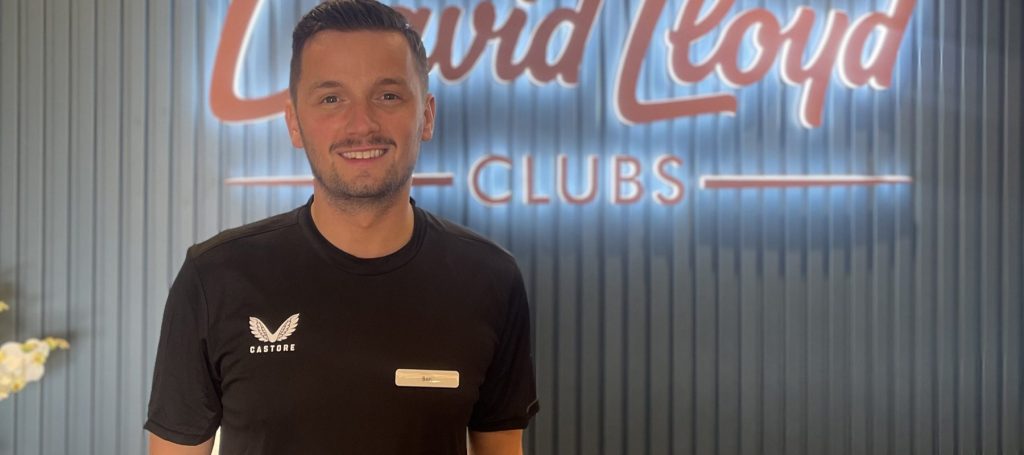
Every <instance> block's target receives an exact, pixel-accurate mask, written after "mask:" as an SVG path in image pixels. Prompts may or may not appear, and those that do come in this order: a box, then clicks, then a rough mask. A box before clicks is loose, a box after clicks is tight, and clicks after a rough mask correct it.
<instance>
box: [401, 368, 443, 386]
mask: <svg viewBox="0 0 1024 455" xmlns="http://www.w3.org/2000/svg"><path fill="white" fill-rule="evenodd" d="M395 385H396V386H399V387H431V388H439V389H457V388H458V387H459V372H458V371H448V370H408V369H404V368H399V369H397V370H395Z"/></svg>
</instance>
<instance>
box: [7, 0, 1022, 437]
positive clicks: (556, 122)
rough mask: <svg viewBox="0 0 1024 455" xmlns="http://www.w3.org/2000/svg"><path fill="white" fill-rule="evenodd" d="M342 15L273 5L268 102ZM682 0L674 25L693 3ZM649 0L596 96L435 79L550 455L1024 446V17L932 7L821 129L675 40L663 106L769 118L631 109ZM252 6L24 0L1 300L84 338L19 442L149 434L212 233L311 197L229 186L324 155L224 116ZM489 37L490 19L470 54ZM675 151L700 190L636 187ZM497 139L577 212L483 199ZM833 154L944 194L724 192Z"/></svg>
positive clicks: (261, 40) (659, 75)
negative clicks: (196, 249) (491, 242)
mask: <svg viewBox="0 0 1024 455" xmlns="http://www.w3.org/2000/svg"><path fill="white" fill-rule="evenodd" d="M315 3H316V1H315V0H303V1H300V2H281V1H267V2H265V4H264V6H263V11H262V14H261V15H260V16H259V17H258V19H257V21H256V26H255V27H256V28H255V29H254V30H255V32H254V33H253V35H252V41H251V42H250V45H249V51H248V52H247V53H246V57H245V61H244V62H243V65H242V72H241V77H240V79H239V84H238V85H239V90H240V92H241V93H242V94H244V95H245V96H249V97H254V96H262V95H265V94H268V93H271V92H275V91H277V90H279V89H281V88H283V87H285V86H286V85H287V77H288V75H287V69H286V68H287V65H288V61H289V56H290V47H289V39H290V31H291V27H292V26H293V24H294V23H295V22H296V20H297V19H298V17H299V15H300V14H301V13H302V12H303V11H305V10H306V9H308V8H309V7H311V6H312V5H313V4H315ZM479 3H480V2H478V1H475V0H474V1H471V0H458V1H451V2H439V1H429V0H417V1H410V2H407V3H403V4H408V5H415V6H421V7H429V8H433V9H434V10H439V9H440V7H442V6H445V5H459V6H461V7H463V8H464V9H466V10H469V11H471V10H472V8H474V7H475V6H476V5H477V4H479ZM537 3H539V4H537ZM667 3H668V6H667V7H666V11H665V13H664V17H663V18H662V19H661V21H660V22H659V24H658V28H657V29H656V33H655V36H656V40H657V39H658V38H657V37H658V36H660V35H661V34H663V33H664V31H665V30H666V29H667V27H668V26H669V25H670V23H671V21H672V19H673V17H672V14H673V12H675V11H678V10H679V9H680V8H681V7H682V6H683V5H684V4H685V1H683V0H670V1H669V2H667ZM575 4H576V2H575V1H572V0H559V1H554V2H534V3H529V2H515V3H511V2H510V3H508V4H506V2H498V3H497V4H496V7H497V9H498V10H499V11H507V10H508V9H509V8H512V7H516V6H518V7H521V8H524V9H526V10H527V11H528V21H527V22H528V24H527V27H528V29H532V28H533V27H536V25H537V24H538V23H539V22H540V20H541V19H542V18H543V15H544V13H546V12H548V11H551V9H553V8H555V7H558V6H572V5H575ZM642 4H643V2H637V1H606V2H605V3H604V4H603V10H602V11H601V15H600V16H599V18H598V20H597V24H596V25H595V30H594V32H593V35H592V36H591V38H590V40H589V41H588V44H587V48H586V49H585V52H584V63H583V71H582V72H581V74H580V82H579V84H578V85H576V86H575V87H569V88H567V87H562V86H559V85H558V84H548V85H543V86H538V85H535V84H532V83H530V82H529V81H527V80H525V78H519V79H517V80H515V81H512V82H511V83H508V84H502V83H497V82H495V80H494V77H493V76H492V75H491V72H490V68H489V64H481V65H480V67H479V68H477V69H476V70H474V71H473V72H472V73H471V74H469V75H468V76H467V77H466V79H465V80H463V81H460V82H459V83H455V84H451V83H446V82H442V81H440V80H433V81H432V82H431V90H432V91H433V92H434V93H435V94H436V95H437V97H438V105H439V109H440V110H439V112H438V131H437V135H436V138H435V140H434V141H432V142H431V143H429V144H427V145H426V146H425V147H424V149H423V151H422V153H421V158H420V163H419V170H420V171H423V172H440V171H445V172H452V173H453V174H454V175H455V176H456V182H455V185H454V186H452V187H439V188H432V187H421V188H417V189H415V190H414V195H415V196H416V199H417V201H418V203H419V204H420V205H421V206H423V207H426V208H428V209H430V210H433V211H435V212H437V213H439V214H442V215H444V216H447V217H450V218H452V219H455V220H457V221H460V222H463V223H466V224H468V225H469V226H470V227H472V228H474V229H476V230H478V231H480V232H482V233H484V234H485V235H487V236H489V237H491V238H493V239H495V240H496V241H497V242H499V243H500V244H502V245H503V246H505V247H506V248H508V249H509V250H510V251H512V252H513V253H514V254H515V255H516V257H517V258H518V260H519V262H520V265H521V268H522V270H523V274H524V276H525V278H526V281H527V284H528V290H529V293H530V296H531V299H532V303H533V331H534V338H533V339H534V347H535V357H534V360H535V362H536V365H537V373H538V385H539V389H540V394H541V401H542V409H543V412H542V413H541V414H540V415H538V416H537V418H536V420H535V421H534V422H533V424H532V426H531V429H530V430H529V432H528V434H527V439H526V441H527V450H528V452H529V453H538V454H541V453H544V454H548V453H557V454H573V453H576V454H588V455H589V454H619V453H623V454H625V453H628V454H647V453H649V454H668V453H672V454H675V453H702V454H703V453H721V454H756V453H764V454H775V453H787V454H818V453H829V454H833V453H834V454H847V453H879V454H883V453H891V454H903V453H915V454H934V453H1006V454H1014V453H1016V454H1020V453H1024V441H1022V439H1021V433H1022V431H1021V428H1022V425H1024V416H1022V412H1024V396H1022V392H1024V376H1022V361H1024V335H1022V328H1024V327H1022V325H1024V308H1022V306H1024V287H1022V286H1024V285H1022V284H1021V283H1024V224H1022V223H1024V220H1022V213H1024V197H1022V196H1024V190H1022V187H1021V180H1022V179H1024V161H1022V159H1021V150H1022V138H1021V125H1024V116H1022V108H1021V104H1022V101H1024V93H1022V89H1024V74H1022V67H1021V61H1022V59H1024V30H1022V29H1021V27H1020V26H1019V24H1021V23H1024V5H1022V4H1021V2H1019V1H1016V0H992V1H982V2H967V1H959V0H919V1H918V2H917V5H916V7H915V9H914V15H913V17H912V20H911V24H910V27H909V29H908V30H907V35H906V37H905V40H904V42H903V45H902V46H901V51H900V54H899V58H898V60H897V64H896V69H895V71H894V76H895V77H894V80H893V84H892V87H890V88H889V89H887V90H882V91H875V90H871V89H866V88H862V89H856V90H850V89H846V88H844V87H841V86H840V85H839V81H838V80H837V78H834V79H833V81H832V88H830V90H829V91H828V95H827V101H826V108H825V109H826V110H825V114H824V119H825V125H824V126H823V127H821V128H818V129H812V130H809V129H805V128H803V127H802V126H800V125H799V124H797V123H796V122H795V121H794V120H793V110H794V106H795V104H796V103H797V100H798V97H799V91H798V90H797V89H795V88H794V87H790V86H787V85H785V84H783V83H781V82H780V81H779V80H778V78H777V77H776V76H775V74H776V73H775V72H774V71H775V70H773V71H772V72H771V73H769V74H770V77H768V78H766V79H765V80H763V81H761V82H758V83H757V84H754V85H752V86H750V87H745V88H742V89H738V90H734V91H732V90H731V89H728V88H727V87H725V86H724V85H723V84H722V82H721V81H719V80H717V79H716V78H712V79H713V80H711V81H707V82H701V83H699V84H692V85H689V86H680V85H675V84H674V83H673V82H672V81H671V80H670V79H669V78H668V77H667V74H666V68H667V67H668V65H669V62H667V58H666V55H665V52H664V48H663V46H662V47H659V46H661V44H660V42H659V43H658V44H656V45H655V46H654V48H652V50H651V51H650V52H649V53H648V55H647V58H646V60H645V71H643V72H642V75H641V79H640V84H639V87H638V92H639V94H640V95H641V96H642V97H643V98H646V99H652V98H664V97H668V96H680V95H686V94H690V95H693V94H700V93H707V92H709V91H715V90H730V91H732V92H734V93H735V94H736V95H737V97H738V102H739V105H740V109H739V112H738V113H737V115H736V116H735V117H728V116H700V117H690V118H679V119H676V120H672V121H663V122H657V123H651V124H639V125H631V126H630V125H625V124H623V123H622V122H620V121H619V120H618V118H617V117H616V115H615V112H614V108H613V106H612V104H611V100H612V99H613V98H612V97H613V95H614V89H615V87H614V84H615V80H614V78H615V70H616V69H617V66H618V64H619V59H620V57H621V54H622V50H623V49H622V48H623V42H624V41H625V39H626V36H627V34H628V32H629V27H630V25H631V23H632V20H633V19H634V17H635V15H636V13H637V11H638V8H639V7H640V6H641V5H642ZM887 4H888V2H887V1H881V0H875V1H858V0H831V1H826V0H801V1H794V0H787V1H781V0H780V1H775V0H739V1H737V2H736V5H735V6H734V8H733V12H734V13H735V12H737V11H739V10H743V9H749V8H753V7H766V8H768V9H769V10H771V11H772V12H774V13H776V14H777V15H779V16H780V17H781V18H786V17H789V16H791V15H792V13H793V11H794V10H795V8H796V7H798V6H800V5H807V6H810V7H812V8H814V9H815V10H816V11H819V12H824V11H826V10H827V9H828V8H833V7H834V8H841V9H843V10H846V11H849V12H850V13H851V15H853V16H855V17H856V16H859V15H862V14H865V13H867V12H869V11H873V10H878V9H882V8H884V7H885V6H886V5H887ZM227 7H228V2H227V1H226V0H221V1H203V2H195V1H181V0H177V1H170V2H166V1H165V2H159V1H126V0H74V1H71V0H45V1H34V0H3V1H2V2H0V105H3V106H5V107H6V108H5V109H2V110H0V299H3V300H7V301H9V302H10V303H12V304H13V306H14V309H13V311H11V312H10V313H5V314H3V315H0V339H2V340H6V339H14V338H18V339H25V338H28V337H34V336H40V335H58V336H66V337H68V338H69V339H70V340H71V343H72V349H71V350H70V351H69V352H60V353H55V354H54V355H53V356H52V357H51V359H50V361H49V363H48V364H47V368H48V369H47V375H46V377H45V378H44V380H43V381H42V382H41V383H35V384H32V385H30V386H29V387H28V388H27V389H26V390H25V391H23V392H21V393H19V394H18V395H16V396H14V397H13V398H11V399H8V400H6V401H3V402H0V453H18V454H80V453H94V454H108V453H139V452H142V451H144V450H145V433H144V432H143V431H142V429H141V425H142V420H143V419H144V417H145V412H146V401H147V398H148V390H149V386H150V384H149V381H150V374H151V370H152V366H153V361H154V357H155V349H156V339H157V335H158V330H159V326H160V318H161V316H162V309H163V299H164V297H165V294H166V291H167V288H168V285H169V283H170V282H171V280H172V279H173V277H174V275H175V273H176V272H177V269H178V267H179V266H180V264H181V263H182V261H183V259H184V253H185V249H186V248H187V247H188V245H190V244H192V243H194V242H197V241H201V240H203V239H205V238H208V237H210V236H211V235H213V234H215V233H216V232H218V231H220V230H222V229H226V228H229V227H232V226H237V225H239V224H242V223H245V222H248V221H253V220H256V219H260V218H263V217H265V216H268V215H270V214H274V213H279V212H281V211H285V210H288V209H290V208H291V207H294V206H295V205H298V204H301V203H303V202H304V201H305V200H306V198H307V197H308V194H309V188H308V187H301V186H300V187H237V186H227V185H225V184H224V179H226V178H228V177H237V176H260V175H298V174H305V173H307V172H308V167H307V165H306V164H305V157H304V154H303V153H302V151H297V150H294V149H292V147H291V144H290V141H289V138H288V136H287V134H286V130H285V127H284V122H283V120H282V119H281V118H280V117H277V118H273V119H271V120H268V121H265V122H257V123H248V124H232V123H223V122H221V121H220V120H218V119H217V118H216V117H215V116H214V115H213V113H212V112H211V111H210V109H209V106H208V99H209V95H210V86H209V83H210V74H211V72H212V68H213V62H214V59H215V54H216V46H217V43H218V41H219V38H220V29H221V26H222V24H223V21H224V18H225V14H226V12H227ZM818 31H820V27H819V30H818ZM433 33H436V30H433V31H431V30H428V33H427V41H428V48H429V47H430V44H431V42H432V40H433V39H434V38H433V37H432V36H433V35H432V34H433ZM470 38H471V37H470V36H469V34H468V33H460V34H459V35H458V36H457V38H456V40H455V43H456V48H457V50H459V51H465V49H467V48H468V46H469V44H470ZM713 44H714V43H713V41H712V40H708V39H706V40H702V41H700V42H698V43H696V44H695V45H694V50H695V52H697V53H698V54H700V53H706V52H708V51H710V50H711V48H712V46H713ZM744 53H745V54H744V55H746V56H748V57H749V54H750V50H749V49H746V50H744ZM490 58H491V53H490V52H488V53H486V54H485V57H484V62H485V63H486V62H487V61H489V59H490ZM558 153H564V154H566V155H567V156H568V158H569V162H570V163H571V164H570V171H569V172H570V175H571V177H570V180H571V182H572V191H574V192H575V191H581V190H582V189H583V183H582V181H581V177H580V176H581V175H582V174H583V172H582V171H583V169H584V168H583V163H584V162H585V160H586V159H587V156H588V155H590V154H596V155H598V157H599V159H600V160H601V166H602V167H601V172H602V180H601V181H600V182H599V185H600V191H599V196H598V199H597V201H595V202H594V203H592V204H587V205H582V206H574V205H569V204H566V203H563V202H561V201H559V200H558V199H557V197H556V196H555V195H554V181H555V180H554V177H555V173H556V168H555V166H554V163H555V156H556V154H558ZM663 153H671V154H674V155H677V156H679V157H680V158H682V160H683V162H684V164H683V165H682V166H681V167H680V168H679V174H678V175H679V177H680V178H681V179H682V180H683V181H684V183H685V185H686V188H685V199H684V200H683V202H682V203H680V204H678V205H672V206H662V205H659V204H656V203H654V202H652V201H650V200H649V199H648V200H646V201H644V202H642V203H638V204H633V205H615V204H612V203H611V201H610V196H609V189H610V188H608V185H609V184H610V183H609V182H608V179H607V177H606V172H607V166H609V165H610V163H611V159H612V156H613V155H617V154H624V155H630V156H634V157H637V158H638V159H639V160H641V161H642V162H643V163H644V166H645V172H646V173H647V174H646V177H645V180H644V183H645V184H646V185H647V187H646V189H647V190H648V191H650V190H653V189H655V188H657V184H658V183H657V182H656V181H655V180H654V179H652V178H651V177H650V175H649V174H650V168H649V165H650V163H652V162H653V160H654V159H655V157H657V156H658V155H660V154H663ZM487 154H498V155H504V156H508V157H510V158H511V159H512V160H513V162H514V163H515V165H514V167H515V169H514V170H513V171H512V173H511V179H515V180H518V179H520V178H521V177H522V172H523V169H522V164H521V163H522V159H523V158H524V157H526V156H527V155H529V156H531V157H532V158H533V160H534V162H535V164H536V165H537V168H536V176H535V178H536V180H537V182H538V186H539V187H540V189H541V191H542V192H545V193H546V194H548V195H550V196H551V197H552V202H551V203H550V204H546V205H527V204H523V203H522V202H521V198H522V196H521V194H520V191H521V188H519V187H518V186H517V187H516V188H515V191H516V194H515V196H514V201H513V203H511V204H508V205H504V206H498V207H485V206H483V205H481V204H480V203H478V202H477V201H476V200H474V198H473V197H472V196H471V195H470V194H469V192H468V191H467V187H466V181H465V176H466V174H467V172H468V170H469V168H470V166H471V165H472V163H473V162H474V161H475V160H477V159H478V158H480V157H482V156H484V155H487ZM819 173H822V174H853V173H863V174H907V175H910V176H912V177H913V178H914V184H913V185H910V186H880V187H874V188H833V189H821V188H813V189H789V190H780V189H765V190H743V191H740V190H719V191H711V190H702V189H700V188H699V187H698V185H697V181H698V178H699V176H701V175H705V174H819ZM487 184H489V185H490V184H493V188H497V189H500V188H502V187H501V185H503V184H504V180H503V177H488V178H487ZM645 196H646V197H648V198H649V196H650V195H649V193H648V194H646V195H645Z"/></svg>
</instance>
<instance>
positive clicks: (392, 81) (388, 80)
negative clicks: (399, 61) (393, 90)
mask: <svg viewBox="0 0 1024 455" xmlns="http://www.w3.org/2000/svg"><path fill="white" fill-rule="evenodd" d="M374 85H409V83H408V82H407V81H406V80H405V79H403V78H400V77H385V78H381V79H377V83H376V84H374Z"/></svg>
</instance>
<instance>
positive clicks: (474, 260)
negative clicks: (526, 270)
mask: <svg viewBox="0 0 1024 455" xmlns="http://www.w3.org/2000/svg"><path fill="white" fill-rule="evenodd" d="M423 214H424V218H425V219H426V222H427V226H428V238H429V240H428V241H429V242H432V243H435V244H436V246H439V247H440V248H441V250H442V251H444V252H445V253H446V254H445V256H446V257H448V258H449V260H451V261H454V262H458V263H462V264H464V265H465V266H470V267H481V268H484V269H488V270H490V271H492V272H496V273H498V274H500V275H504V276H509V275H518V274H519V268H518V266H517V265H516V260H515V258H514V257H513V256H512V253H510V252H508V250H506V249H504V248H502V247H501V246H499V245H498V244H497V243H494V242H493V241H491V240H489V239H487V238H486V237H484V236H482V235H480V234H478V233H476V232H474V231H473V230H471V229H469V228H467V227H465V226H462V225H460V224H458V223H455V222H454V221H451V220H449V219H446V218H443V217H440V216H437V215H434V214H433V213H430V212H428V211H426V210H423Z"/></svg>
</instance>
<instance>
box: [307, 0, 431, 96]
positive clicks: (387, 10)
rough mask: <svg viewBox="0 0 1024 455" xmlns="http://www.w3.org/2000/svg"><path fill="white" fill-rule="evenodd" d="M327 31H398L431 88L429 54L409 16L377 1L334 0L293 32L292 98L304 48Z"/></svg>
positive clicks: (312, 11)
mask: <svg viewBox="0 0 1024 455" xmlns="http://www.w3.org/2000/svg"><path fill="white" fill-rule="evenodd" d="M324 30H337V31H341V32H352V31H362V30H374V31H394V32H398V33H401V34H402V36H404V37H405V40H406V41H407V42H408V43H409V50H410V51H412V56H413V59H414V60H415V62H416V70H417V72H418V73H419V76H420V82H422V83H423V91H424V93H426V89H427V83H428V81H427V51H426V49H424V47H423V40H422V39H420V34H419V33H417V32H416V30H414V29H413V28H412V27H411V26H410V25H409V22H408V21H407V20H406V19H405V16H403V15H402V13H399V12H398V11H395V10H394V9H393V8H391V7H390V6H387V5H385V4H382V3H380V2H378V1H376V0H330V1H326V2H323V3H321V4H319V5H317V6H316V7H315V8H313V9H311V10H309V12H308V13H306V15H305V16H302V19H301V20H300V21H299V23H298V24H297V25H296V26H295V31H293V32H292V63H291V73H290V75H289V81H288V89H289V91H290V92H291V96H292V99H293V100H294V99H295V94H296V90H297V87H296V85H297V84H298V82H299V76H300V75H301V73H302V49H303V48H304V47H305V46H306V41H308V40H309V39H310V38H311V37H312V36H313V35H316V34H317V33H319V32H322V31H324Z"/></svg>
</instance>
